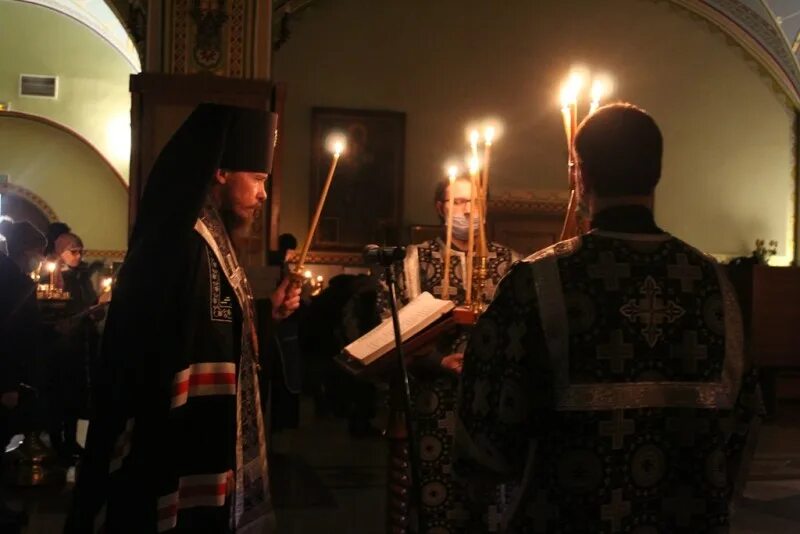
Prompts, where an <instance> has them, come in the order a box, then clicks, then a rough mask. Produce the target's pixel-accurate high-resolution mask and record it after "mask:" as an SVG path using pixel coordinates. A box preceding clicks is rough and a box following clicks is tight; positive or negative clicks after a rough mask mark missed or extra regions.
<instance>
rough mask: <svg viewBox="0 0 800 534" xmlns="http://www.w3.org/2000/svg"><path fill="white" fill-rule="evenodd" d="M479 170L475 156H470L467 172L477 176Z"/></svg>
mask: <svg viewBox="0 0 800 534" xmlns="http://www.w3.org/2000/svg"><path fill="white" fill-rule="evenodd" d="M480 168H481V162H480V160H479V159H478V158H476V157H475V156H471V157H470V158H469V172H470V174H478V171H479V170H480Z"/></svg>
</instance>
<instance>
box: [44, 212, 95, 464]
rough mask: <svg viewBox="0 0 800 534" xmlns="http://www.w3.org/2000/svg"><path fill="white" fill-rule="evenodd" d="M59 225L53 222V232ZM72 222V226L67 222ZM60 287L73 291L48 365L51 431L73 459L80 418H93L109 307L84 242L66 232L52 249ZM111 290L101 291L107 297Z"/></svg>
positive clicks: (62, 450) (60, 449)
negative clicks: (101, 304) (101, 327)
mask: <svg viewBox="0 0 800 534" xmlns="http://www.w3.org/2000/svg"><path fill="white" fill-rule="evenodd" d="M55 224H63V223H54V224H51V225H50V231H51V232H52V230H53V227H54V225H55ZM65 226H66V225H65ZM52 250H53V252H52V256H51V258H52V259H54V260H55V263H56V270H55V273H54V274H55V275H56V276H55V277H54V278H55V286H56V287H57V288H58V289H61V290H63V291H65V292H67V293H68V294H69V300H68V301H67V305H66V309H65V317H63V318H62V319H61V320H59V321H58V322H56V324H55V328H54V331H53V332H52V334H53V342H52V350H51V351H50V362H49V364H48V366H47V367H48V374H49V380H48V397H49V402H48V410H47V411H48V419H49V421H50V423H49V425H48V434H49V435H50V442H51V443H52V445H53V447H54V448H55V449H56V451H57V452H58V453H59V455H60V456H61V458H62V459H63V460H64V461H66V462H67V463H71V462H74V461H75V460H76V459H77V458H78V457H79V455H80V452H81V451H82V448H81V447H80V445H78V441H77V424H78V419H79V418H88V414H89V409H90V405H91V402H90V384H91V375H92V374H93V370H94V368H95V367H96V364H97V362H96V360H97V357H96V356H97V350H98V344H99V332H98V327H97V322H98V321H100V320H102V318H103V310H102V309H99V308H93V307H94V306H95V305H96V304H98V296H97V293H96V292H95V290H94V286H93V283H92V279H91V272H90V269H89V266H88V264H87V263H86V262H84V261H82V259H83V241H82V240H81V238H80V237H79V236H78V235H76V234H74V233H72V232H70V231H65V232H62V233H60V234H58V237H56V238H55V243H54V246H53V248H52ZM108 296H109V294H108V293H104V294H102V295H101V297H100V298H101V299H103V300H105V299H107V298H108Z"/></svg>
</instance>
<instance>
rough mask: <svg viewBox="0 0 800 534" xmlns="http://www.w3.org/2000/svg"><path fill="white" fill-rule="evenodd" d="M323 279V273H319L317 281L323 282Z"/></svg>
mask: <svg viewBox="0 0 800 534" xmlns="http://www.w3.org/2000/svg"><path fill="white" fill-rule="evenodd" d="M322 280H323V278H322V275H319V276H317V282H320V283H321V282H322Z"/></svg>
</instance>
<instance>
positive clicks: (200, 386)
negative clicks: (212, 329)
mask: <svg viewBox="0 0 800 534" xmlns="http://www.w3.org/2000/svg"><path fill="white" fill-rule="evenodd" d="M235 394H236V364H234V363H229V362H204V363H196V364H192V365H190V366H189V367H187V368H186V369H183V370H182V371H180V372H178V373H176V374H175V378H174V380H173V382H172V407H173V408H177V407H178V406H183V405H184V404H186V402H187V401H188V400H189V397H202V396H210V395H235Z"/></svg>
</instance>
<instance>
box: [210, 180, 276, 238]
mask: <svg viewBox="0 0 800 534" xmlns="http://www.w3.org/2000/svg"><path fill="white" fill-rule="evenodd" d="M267 176H268V175H267V174H266V173H263V172H248V171H219V172H218V173H217V182H219V184H220V185H221V186H222V192H223V195H222V203H223V205H222V208H223V209H224V210H225V211H228V212H230V213H231V214H232V215H234V216H235V217H236V219H237V220H238V222H239V223H241V224H242V225H249V224H252V223H253V221H254V220H255V217H256V213H258V210H259V208H260V207H261V205H262V204H263V203H264V201H265V200H266V199H267V191H266V189H265V186H266V183H267Z"/></svg>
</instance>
